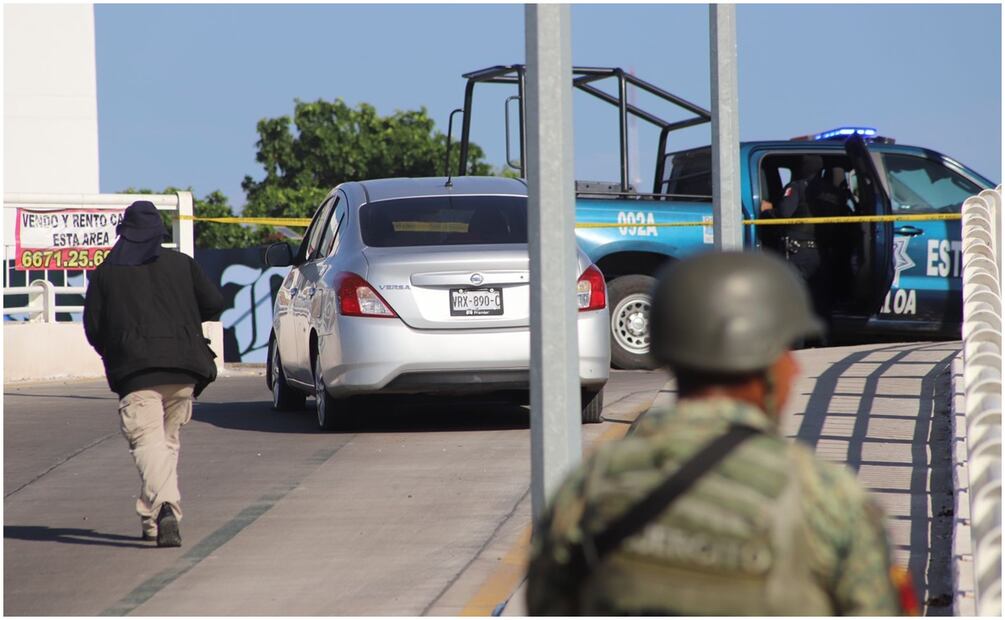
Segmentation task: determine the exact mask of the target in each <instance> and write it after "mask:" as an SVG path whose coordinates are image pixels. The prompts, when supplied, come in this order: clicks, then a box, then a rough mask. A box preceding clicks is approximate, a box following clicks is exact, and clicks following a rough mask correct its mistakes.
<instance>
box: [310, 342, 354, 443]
mask: <svg viewBox="0 0 1005 620" xmlns="http://www.w3.org/2000/svg"><path fill="white" fill-rule="evenodd" d="M320 367H321V360H319V359H318V357H317V354H315V355H314V366H313V368H314V401H315V402H314V406H315V410H316V412H317V417H318V428H320V429H321V430H323V431H337V430H347V429H349V428H351V427H352V426H353V421H354V417H353V415H352V411H351V410H350V408H349V407H348V406H347V405H348V404H349V399H335V398H332V395H331V394H329V393H328V388H327V387H326V386H325V379H324V376H323V374H322V373H321V371H320V370H319V369H320Z"/></svg>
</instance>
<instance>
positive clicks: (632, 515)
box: [571, 425, 760, 572]
mask: <svg viewBox="0 0 1005 620" xmlns="http://www.w3.org/2000/svg"><path fill="white" fill-rule="evenodd" d="M759 432H760V431H759V430H758V429H756V428H753V427H750V426H739V425H735V426H731V427H730V429H729V431H728V432H726V433H725V434H724V435H721V436H719V437H717V438H715V439H714V440H712V441H711V442H709V443H708V444H707V445H706V446H705V447H704V448H702V449H700V450H699V451H698V452H697V453H696V454H695V455H694V456H693V457H691V458H690V459H689V460H688V461H686V462H685V463H684V464H683V465H681V467H680V469H678V470H677V471H676V472H674V473H673V475H671V476H670V477H669V478H667V479H666V480H664V481H663V482H662V483H660V485H659V486H658V487H656V488H655V489H654V490H653V491H652V492H651V493H650V494H649V495H647V496H646V497H645V498H644V499H643V500H642V501H640V502H639V503H637V504H635V505H634V506H632V507H631V508H629V509H628V510H627V511H625V512H624V513H623V514H622V515H621V516H620V517H618V518H617V519H615V520H614V521H612V522H611V523H610V524H609V525H608V526H607V528H606V529H604V530H603V531H602V532H600V533H598V534H597V535H596V536H593V537H592V538H591V537H590V536H589V535H588V534H586V532H585V528H583V529H584V540H583V545H582V546H580V547H577V549H576V551H574V552H573V553H574V560H573V562H572V563H571V564H572V566H573V567H576V569H577V570H582V571H584V572H585V571H587V570H588V569H589V566H593V565H596V564H597V563H599V562H600V561H601V560H603V559H604V558H605V557H606V556H607V555H608V554H609V553H611V552H612V551H614V550H615V549H617V548H618V546H619V545H620V544H621V543H622V542H623V541H624V540H625V539H626V538H629V537H630V536H632V535H633V534H635V533H637V532H639V531H640V530H642V528H644V527H645V526H646V525H647V524H649V523H650V522H652V520H653V519H655V518H656V517H658V516H659V515H660V514H661V513H662V512H663V511H664V510H666V508H667V507H668V506H670V504H672V503H673V501H674V500H675V499H677V498H678V497H680V496H681V495H683V494H684V493H685V492H687V490H688V489H690V488H691V487H692V486H693V485H694V483H695V482H697V481H698V480H699V479H700V478H701V477H702V476H704V475H705V474H707V473H708V472H709V471H710V470H711V469H712V468H713V467H715V465H716V464H717V463H719V462H720V461H722V459H723V458H725V457H726V455H727V454H729V453H730V452H732V451H733V449H735V448H736V447H737V446H739V445H740V444H741V443H743V442H744V441H745V440H746V439H748V438H750V437H752V436H754V435H756V434H758V433H759ZM591 543H592V544H591ZM575 555H579V556H580V557H578V558H577V557H575ZM578 560H582V561H578Z"/></svg>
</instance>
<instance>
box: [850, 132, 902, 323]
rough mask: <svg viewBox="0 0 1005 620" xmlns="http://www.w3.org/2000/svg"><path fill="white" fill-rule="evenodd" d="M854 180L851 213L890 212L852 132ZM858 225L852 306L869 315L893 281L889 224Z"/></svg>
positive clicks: (873, 166)
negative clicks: (854, 207)
mask: <svg viewBox="0 0 1005 620" xmlns="http://www.w3.org/2000/svg"><path fill="white" fill-rule="evenodd" d="M845 151H846V152H847V153H848V157H849V158H850V159H851V163H852V165H853V166H854V169H855V177H856V179H857V181H858V182H857V188H855V193H856V194H857V201H858V211H857V212H856V214H855V215H891V214H892V209H891V205H890V197H889V196H888V195H887V192H886V189H885V186H884V184H883V182H882V178H881V177H880V176H879V171H878V170H877V168H876V164H875V162H874V161H873V159H872V154H871V153H870V152H869V148H868V146H866V143H865V141H864V140H863V139H862V137H861V136H858V135H853V136H851V137H850V138H848V141H847V142H845ZM855 226H857V227H858V231H857V233H858V234H857V236H856V239H855V245H854V248H853V251H852V253H851V256H852V273H853V274H854V282H853V293H852V300H851V302H852V306H853V307H852V309H853V310H854V311H855V313H856V314H861V315H863V316H869V315H871V314H873V313H874V312H876V311H877V310H879V308H880V307H881V306H882V305H883V300H884V298H885V297H886V293H887V291H889V290H890V284H891V283H892V282H893V275H894V269H893V223H892V222H864V223H860V224H855Z"/></svg>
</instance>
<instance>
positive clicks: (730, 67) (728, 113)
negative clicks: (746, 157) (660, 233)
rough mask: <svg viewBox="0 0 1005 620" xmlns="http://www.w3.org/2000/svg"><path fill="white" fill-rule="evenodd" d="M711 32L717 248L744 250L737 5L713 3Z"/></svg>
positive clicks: (714, 204)
mask: <svg viewBox="0 0 1005 620" xmlns="http://www.w3.org/2000/svg"><path fill="white" fill-rule="evenodd" d="M708 34H709V37H708V39H709V46H710V47H711V50H710V51H711V53H710V54H709V56H710V61H711V73H712V209H713V210H712V232H713V235H714V238H715V248H716V249H717V250H741V249H743V224H742V221H743V211H742V209H741V207H740V109H739V104H738V103H737V92H736V5H734V4H710V5H709V8H708ZM753 208H755V209H756V208H757V206H756V205H754V206H753Z"/></svg>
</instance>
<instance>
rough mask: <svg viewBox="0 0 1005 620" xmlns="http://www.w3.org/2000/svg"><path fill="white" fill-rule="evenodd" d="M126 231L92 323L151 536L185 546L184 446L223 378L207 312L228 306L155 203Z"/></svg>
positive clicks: (87, 316) (90, 296)
mask: <svg viewBox="0 0 1005 620" xmlns="http://www.w3.org/2000/svg"><path fill="white" fill-rule="evenodd" d="M116 232H117V233H118V234H119V239H118V241H116V243H115V246H114V247H113V248H112V250H111V252H110V253H109V254H108V257H107V258H106V259H105V261H104V262H103V263H102V264H101V266H99V267H98V268H97V269H96V270H95V271H94V272H93V273H92V274H91V277H90V282H89V284H88V287H87V296H86V298H85V301H84V332H85V334H86V335H87V341H88V342H89V343H90V344H91V346H92V347H94V349H95V351H97V352H98V355H100V356H101V359H102V362H103V363H104V366H105V376H106V378H107V379H108V386H109V387H110V388H111V390H112V391H113V392H115V393H117V394H118V395H119V399H120V400H119V415H120V418H121V430H122V434H123V435H125V437H126V439H127V440H128V441H129V448H130V451H131V452H132V455H133V458H134V459H135V461H136V467H137V468H138V469H139V473H140V481H141V487H140V494H139V497H138V499H137V500H136V512H137V513H138V514H139V515H140V520H141V524H142V531H143V539H144V540H156V541H157V546H158V547H178V546H181V532H180V530H179V526H178V522H179V521H180V519H181V516H182V511H181V495H180V493H179V490H178V473H177V469H178V450H179V447H180V433H181V427H182V426H183V425H184V424H186V423H187V422H188V421H189V420H190V419H191V418H192V400H193V398H195V397H197V396H199V394H200V393H201V392H202V390H203V389H205V387H206V386H207V385H209V383H211V382H212V381H213V380H214V379H216V363H215V361H214V358H215V357H216V356H215V354H214V353H213V352H212V350H211V349H210V348H209V341H208V340H206V339H205V338H204V337H203V333H202V322H203V321H210V320H213V319H215V318H217V317H218V316H219V314H220V312H222V311H223V306H224V301H223V295H222V294H221V293H220V290H219V289H218V288H217V287H216V286H215V285H214V284H213V283H212V282H211V281H210V280H209V278H208V277H207V276H206V274H205V273H204V272H203V271H202V269H201V268H200V267H199V265H198V264H197V263H196V262H195V261H194V260H193V259H192V258H191V257H189V256H187V255H185V254H182V253H181V252H176V251H172V250H164V249H163V248H162V247H161V243H162V241H163V240H164V237H165V235H166V234H167V231H166V229H165V228H164V223H163V221H162V220H161V217H160V214H159V213H158V212H157V208H156V207H155V206H154V205H153V203H151V202H148V201H145V200H140V201H137V202H134V203H133V204H131V205H130V206H129V208H127V209H126V211H125V213H124V214H123V218H122V222H121V223H120V224H119V226H118V227H117V228H116Z"/></svg>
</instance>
